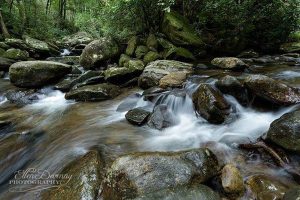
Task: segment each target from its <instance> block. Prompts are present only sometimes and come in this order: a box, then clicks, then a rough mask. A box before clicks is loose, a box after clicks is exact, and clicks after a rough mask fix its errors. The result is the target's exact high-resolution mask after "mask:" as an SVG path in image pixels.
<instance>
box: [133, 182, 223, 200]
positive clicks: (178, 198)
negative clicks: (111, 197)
mask: <svg viewBox="0 0 300 200" xmlns="http://www.w3.org/2000/svg"><path fill="white" fill-rule="evenodd" d="M154 199H164V200H167V199H170V200H196V199H197V200H221V198H220V196H219V194H218V193H216V192H214V191H213V190H212V189H210V188H209V187H207V186H205V185H201V184H200V185H196V186H191V187H186V186H185V187H176V188H173V189H166V190H160V191H158V192H154V193H152V194H148V195H145V196H142V197H138V198H135V199H134V200H154Z"/></svg>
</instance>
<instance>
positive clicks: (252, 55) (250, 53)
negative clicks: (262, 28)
mask: <svg viewBox="0 0 300 200" xmlns="http://www.w3.org/2000/svg"><path fill="white" fill-rule="evenodd" d="M237 57H238V58H258V57H259V54H258V53H257V52H256V51H254V50H247V51H243V52H242V53H240V54H239V55H238V56H237Z"/></svg>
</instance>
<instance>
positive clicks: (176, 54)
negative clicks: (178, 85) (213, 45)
mask: <svg viewBox="0 0 300 200" xmlns="http://www.w3.org/2000/svg"><path fill="white" fill-rule="evenodd" d="M163 57H164V58H165V59H167V58H168V59H170V58H172V59H175V60H182V61H194V60H196V58H195V56H194V55H193V53H192V52H190V51H189V50H188V49H185V48H182V47H175V46H174V47H173V48H170V49H165V50H164V51H163Z"/></svg>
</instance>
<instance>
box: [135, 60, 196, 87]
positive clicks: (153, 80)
mask: <svg viewBox="0 0 300 200" xmlns="http://www.w3.org/2000/svg"><path fill="white" fill-rule="evenodd" d="M192 71H193V65H192V64H189V63H184V62H179V61H174V60H157V61H154V62H151V63H149V64H148V65H147V66H146V68H145V69H144V71H143V73H142V75H141V76H140V77H139V86H140V87H141V88H143V89H148V88H150V87H153V86H158V85H159V81H160V79H161V78H163V77H164V76H166V75H168V74H170V73H171V72H186V73H191V72H192Z"/></svg>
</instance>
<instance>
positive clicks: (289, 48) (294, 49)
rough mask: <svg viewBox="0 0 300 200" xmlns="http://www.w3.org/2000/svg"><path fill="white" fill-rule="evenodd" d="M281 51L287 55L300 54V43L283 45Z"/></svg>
mask: <svg viewBox="0 0 300 200" xmlns="http://www.w3.org/2000/svg"><path fill="white" fill-rule="evenodd" d="M280 50H281V51H283V52H285V53H300V42H291V43H285V44H283V45H281V47H280Z"/></svg>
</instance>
